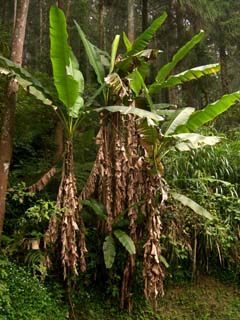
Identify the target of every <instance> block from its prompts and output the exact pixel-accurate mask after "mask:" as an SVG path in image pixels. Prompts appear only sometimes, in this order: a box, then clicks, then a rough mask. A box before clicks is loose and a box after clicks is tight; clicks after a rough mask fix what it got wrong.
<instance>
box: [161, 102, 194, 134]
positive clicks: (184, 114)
mask: <svg viewBox="0 0 240 320" xmlns="http://www.w3.org/2000/svg"><path fill="white" fill-rule="evenodd" d="M194 111H195V109H194V108H191V107H188V108H184V109H183V110H182V111H181V112H180V113H179V114H178V115H177V116H176V118H175V119H174V120H173V121H172V123H171V124H170V125H169V127H168V129H167V130H166V131H165V135H166V136H167V135H171V134H173V133H175V132H176V128H177V127H179V126H180V125H184V124H185V123H186V122H187V121H188V119H189V117H190V115H191V114H192V113H193V112H194Z"/></svg>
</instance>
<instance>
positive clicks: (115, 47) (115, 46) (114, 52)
mask: <svg viewBox="0 0 240 320" xmlns="http://www.w3.org/2000/svg"><path fill="white" fill-rule="evenodd" d="M119 41H120V36H119V35H116V36H115V38H114V40H113V43H112V52H111V63H110V69H109V73H111V72H113V69H114V65H115V60H116V55H117V50H118V46H119Z"/></svg>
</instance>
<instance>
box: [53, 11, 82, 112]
mask: <svg viewBox="0 0 240 320" xmlns="http://www.w3.org/2000/svg"><path fill="white" fill-rule="evenodd" d="M50 57H51V61H52V68H53V76H54V84H55V86H56V89H57V92H58V96H59V99H60V100H61V101H62V102H63V104H64V105H65V106H66V111H67V114H68V115H69V116H71V117H77V115H78V112H79V109H80V108H81V107H82V106H83V99H82V98H81V93H82V92H83V76H82V74H81V72H80V71H79V69H78V63H77V59H76V58H75V57H74V54H73V52H72V50H71V48H70V46H69V45H68V34H67V28H66V19H65V16H64V13H63V11H62V10H61V9H59V8H57V7H56V6H52V7H51V9H50Z"/></svg>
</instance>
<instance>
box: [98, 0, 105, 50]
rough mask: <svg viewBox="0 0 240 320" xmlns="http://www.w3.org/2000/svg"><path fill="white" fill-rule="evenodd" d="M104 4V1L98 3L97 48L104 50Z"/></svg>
mask: <svg viewBox="0 0 240 320" xmlns="http://www.w3.org/2000/svg"><path fill="white" fill-rule="evenodd" d="M104 18H105V4H104V0H100V1H99V48H100V49H102V50H105V28H104Z"/></svg>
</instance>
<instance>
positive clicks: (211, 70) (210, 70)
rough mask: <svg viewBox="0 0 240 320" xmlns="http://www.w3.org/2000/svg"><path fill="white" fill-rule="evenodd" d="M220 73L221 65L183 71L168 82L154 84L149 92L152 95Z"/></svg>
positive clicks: (172, 76)
mask: <svg viewBox="0 0 240 320" xmlns="http://www.w3.org/2000/svg"><path fill="white" fill-rule="evenodd" d="M219 71H220V65H219V64H218V63H217V64H208V65H205V66H200V67H196V68H192V69H189V70H186V71H183V72H181V73H179V74H175V75H171V76H170V77H169V78H168V79H167V80H165V81H163V82H159V83H158V82H154V83H153V84H152V85H151V86H150V88H149V91H150V93H154V92H156V91H157V90H158V89H161V88H169V87H174V86H177V85H181V84H183V83H185V82H188V81H192V80H197V79H199V78H201V77H204V76H207V75H210V74H215V73H217V72H219Z"/></svg>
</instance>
